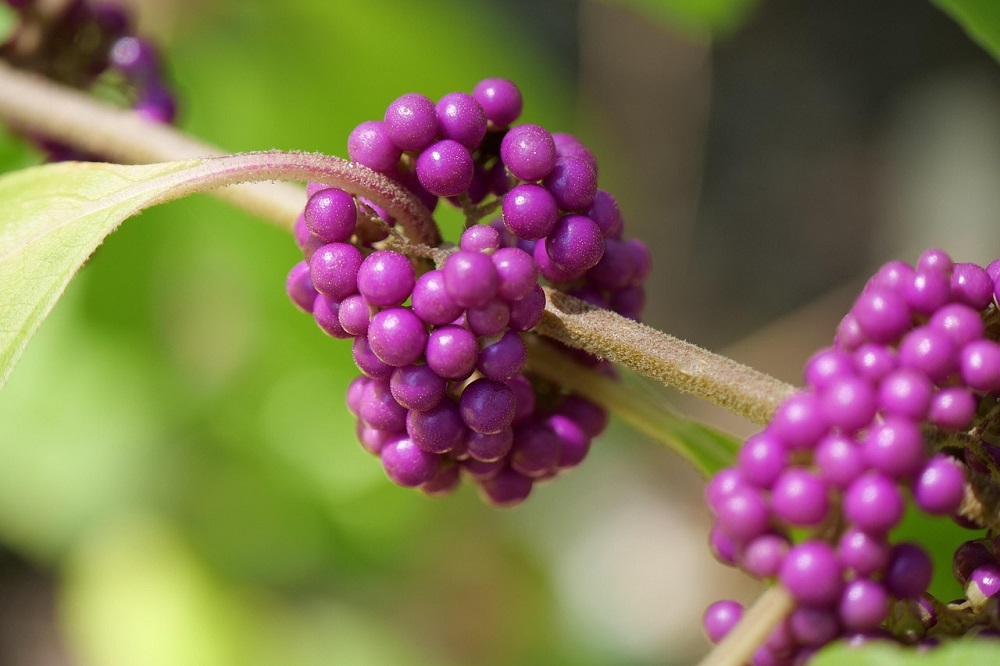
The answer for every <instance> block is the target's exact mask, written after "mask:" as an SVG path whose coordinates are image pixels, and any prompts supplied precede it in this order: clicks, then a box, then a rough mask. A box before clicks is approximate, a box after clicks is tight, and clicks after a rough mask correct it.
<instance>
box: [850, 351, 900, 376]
mask: <svg viewBox="0 0 1000 666" xmlns="http://www.w3.org/2000/svg"><path fill="white" fill-rule="evenodd" d="M853 358H854V369H855V371H856V372H857V373H858V376H859V377H863V378H864V379H867V380H868V381H870V382H872V383H876V382H878V381H879V380H881V379H882V378H883V377H885V376H886V375H887V374H889V373H890V372H892V371H893V370H894V369H895V368H896V366H897V362H896V355H895V353H894V352H893V351H892V350H891V349H887V348H885V347H884V346H882V345H877V344H872V343H866V344H863V345H861V346H860V347H858V348H857V349H856V350H855V351H854V356H853Z"/></svg>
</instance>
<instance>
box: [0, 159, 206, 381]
mask: <svg viewBox="0 0 1000 666" xmlns="http://www.w3.org/2000/svg"><path fill="white" fill-rule="evenodd" d="M195 164H197V161H195V162H176V163H168V164H154V165H150V166H114V165H109V164H77V163H63V164H53V165H48V166H43V167H35V168H32V169H25V170H23V171H17V172H14V173H11V174H8V175H5V176H3V177H2V178H0V202H2V204H3V205H2V207H0V386H3V384H4V383H6V381H7V377H8V376H9V375H10V371H11V368H12V367H13V366H14V363H15V362H16V361H17V359H18V357H20V355H21V353H22V352H23V351H24V347H25V345H27V344H28V340H30V339H31V336H32V335H33V334H34V332H35V331H36V330H37V329H38V326H39V325H40V324H41V322H42V320H43V319H44V318H45V316H46V315H47V314H48V313H49V311H50V310H51V309H52V306H54V305H55V303H56V301H57V300H58V299H59V297H60V296H61V295H62V293H63V290H65V288H66V285H67V284H68V283H69V281H70V279H71V278H72V277H73V275H74V274H75V273H76V271H77V270H79V268H80V266H82V265H83V263H84V262H85V261H86V260H87V257H89V256H90V255H91V254H92V253H93V252H94V250H95V249H97V246H98V245H100V244H101V241H103V240H104V238H105V237H106V236H107V235H108V234H110V233H111V232H112V231H114V229H115V228H116V227H117V226H118V225H119V224H120V223H121V221H122V220H124V219H125V218H127V217H129V216H131V215H134V214H135V213H137V212H139V211H140V210H142V209H143V208H144V207H146V206H148V205H150V204H151V203H153V202H154V201H156V200H158V199H162V198H163V197H164V195H165V193H167V192H168V191H169V190H170V188H171V187H175V186H176V184H177V179H176V175H177V174H178V173H182V172H183V171H184V170H185V169H186V168H190V167H191V166H193V165H195ZM171 176H174V177H173V178H172V177H171Z"/></svg>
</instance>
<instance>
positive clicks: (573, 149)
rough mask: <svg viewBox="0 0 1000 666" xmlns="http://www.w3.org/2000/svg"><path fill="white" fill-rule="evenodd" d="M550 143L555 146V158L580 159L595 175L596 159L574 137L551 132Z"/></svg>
mask: <svg viewBox="0 0 1000 666" xmlns="http://www.w3.org/2000/svg"><path fill="white" fill-rule="evenodd" d="M552 141H553V142H554V143H555V144H556V156H557V157H575V158H578V159H581V160H583V161H584V162H586V163H587V165H588V166H590V168H591V169H592V170H593V171H594V174H595V175H596V174H597V172H598V169H597V159H595V158H594V154H593V153H592V152H590V150H589V149H588V148H587V147H586V146H585V145H583V143H582V142H581V141H580V140H579V139H577V138H576V137H575V136H573V135H572V134H567V133H565V132H553V133H552Z"/></svg>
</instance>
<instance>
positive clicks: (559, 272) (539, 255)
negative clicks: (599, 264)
mask: <svg viewBox="0 0 1000 666" xmlns="http://www.w3.org/2000/svg"><path fill="white" fill-rule="evenodd" d="M547 242H548V239H547V238H543V239H541V240H539V241H538V242H536V243H535V247H534V250H533V251H532V253H531V256H532V258H533V259H534V260H535V265H536V266H538V272H539V273H541V275H542V277H543V278H545V279H546V280H548V281H549V282H554V283H557V284H558V283H564V282H573V281H574V280H577V279H579V278H581V277H583V271H580V272H577V273H574V272H572V271H568V270H566V269H565V268H563V267H562V266H559V265H558V264H556V262H555V261H553V260H552V257H551V256H550V255H549V252H548V250H547V249H546V245H547Z"/></svg>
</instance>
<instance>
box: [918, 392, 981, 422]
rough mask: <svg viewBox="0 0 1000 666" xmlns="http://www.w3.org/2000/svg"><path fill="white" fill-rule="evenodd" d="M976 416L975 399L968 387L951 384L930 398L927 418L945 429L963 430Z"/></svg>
mask: <svg viewBox="0 0 1000 666" xmlns="http://www.w3.org/2000/svg"><path fill="white" fill-rule="evenodd" d="M975 416H976V399H975V398H974V397H973V395H972V393H971V392H970V391H969V389H966V388H962V387H958V386H953V387H950V388H944V389H941V390H940V391H938V392H937V393H936V394H935V395H934V397H933V398H932V399H931V406H930V410H929V412H928V415H927V418H928V420H929V421H930V422H931V423H933V424H934V425H936V426H938V427H939V428H944V429H946V430H963V429H965V428H967V427H969V424H971V423H972V419H973V418H975Z"/></svg>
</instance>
